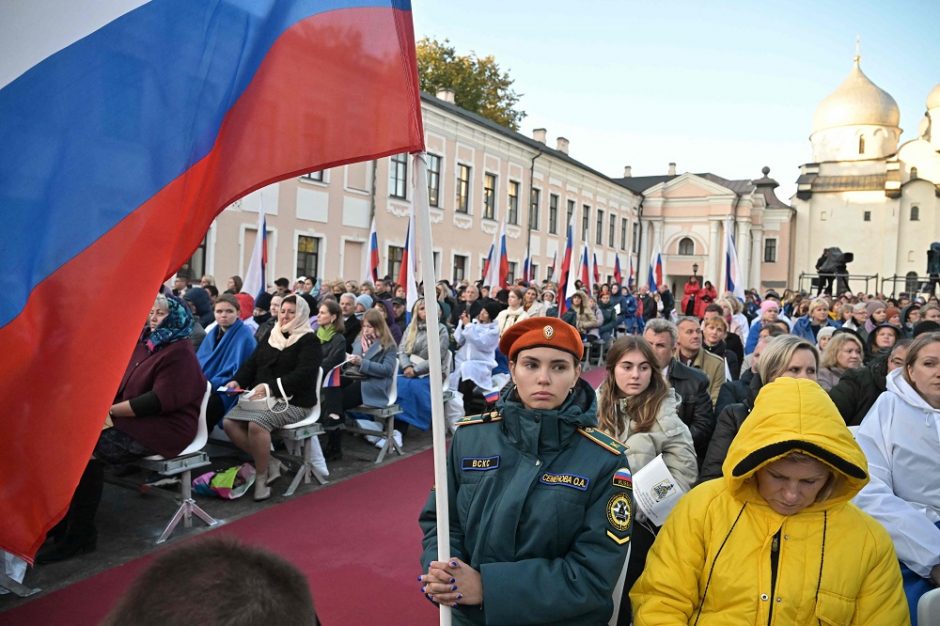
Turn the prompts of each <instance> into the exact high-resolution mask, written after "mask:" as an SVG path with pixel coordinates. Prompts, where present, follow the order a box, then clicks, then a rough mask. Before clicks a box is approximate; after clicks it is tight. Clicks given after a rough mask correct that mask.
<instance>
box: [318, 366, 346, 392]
mask: <svg viewBox="0 0 940 626" xmlns="http://www.w3.org/2000/svg"><path fill="white" fill-rule="evenodd" d="M343 365H345V362H344V363H340V364H339V365H337V366H336V367H334V368H332V369H330V371H329V372H327V373H326V377H325V378H324V379H323V388H324V389H333V388H336V387H339V386H340V384H341V383H340V377H341V376H342V373H343Z"/></svg>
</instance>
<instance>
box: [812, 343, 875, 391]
mask: <svg viewBox="0 0 940 626" xmlns="http://www.w3.org/2000/svg"><path fill="white" fill-rule="evenodd" d="M864 354H865V348H864V346H863V345H862V340H861V339H859V338H858V337H856V336H855V335H854V334H853V333H851V332H847V331H844V332H841V333H835V334H834V335H833V336H832V339H830V340H829V343H828V344H826V349H825V350H823V353H822V358H821V359H820V362H819V372H817V374H816V382H818V383H819V386H820V387H822V388H823V389H825V390H826V391H829V390H830V389H832V388H833V387H835V386H836V384H837V383H838V382H839V380H841V378H842V376H843V374H845V373H846V372H847V371H848V370H850V369H854V368H856V367H861V366H862V357H863V355H864Z"/></svg>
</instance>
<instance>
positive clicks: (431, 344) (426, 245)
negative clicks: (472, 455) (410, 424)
mask: <svg viewBox="0 0 940 626" xmlns="http://www.w3.org/2000/svg"><path fill="white" fill-rule="evenodd" d="M413 163H414V172H415V193H414V209H415V217H416V221H417V229H418V235H419V236H418V242H419V244H420V246H421V258H422V259H424V261H423V262H422V263H421V280H422V281H423V282H424V309H425V312H426V314H427V320H428V329H429V330H428V334H427V335H428V365H429V366H430V373H429V374H428V379H429V381H430V383H431V435H432V441H433V442H434V485H435V489H434V497H435V506H436V508H437V560H438V561H447V560H448V559H450V557H451V556H452V555H451V553H450V506H449V504H448V498H447V440H446V437H445V434H446V433H447V422H446V420H445V418H444V384H443V380H444V372H443V369H442V368H441V338H440V334H439V333H437V332H436V331H435V332H432V331H431V330H430V329H431V328H432V324H431V320H437V319H439V313H438V306H437V292H436V291H435V288H436V286H437V279H436V278H435V277H434V253H433V250H432V245H431V244H432V242H431V209H430V203H429V202H428V165H427V162H426V161H425V160H424V155H423V154H415V155H414V160H413ZM440 607H441V613H440V616H441V621H440V623H441V626H450V624H451V612H450V607H449V606H445V605H443V604H442V605H440Z"/></svg>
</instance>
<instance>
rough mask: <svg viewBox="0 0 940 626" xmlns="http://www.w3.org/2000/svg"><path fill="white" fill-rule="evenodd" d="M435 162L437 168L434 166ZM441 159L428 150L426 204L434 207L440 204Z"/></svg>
mask: <svg viewBox="0 0 940 626" xmlns="http://www.w3.org/2000/svg"><path fill="white" fill-rule="evenodd" d="M435 162H436V165H437V168H435V167H434V166H435ZM442 164H443V159H442V158H441V157H440V156H439V155H437V154H433V153H431V152H428V204H429V205H430V206H432V207H435V208H440V206H441V165H442Z"/></svg>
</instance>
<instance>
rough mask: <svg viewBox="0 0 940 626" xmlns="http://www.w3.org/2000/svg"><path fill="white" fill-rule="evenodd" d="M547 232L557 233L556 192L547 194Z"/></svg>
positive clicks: (550, 233)
mask: <svg viewBox="0 0 940 626" xmlns="http://www.w3.org/2000/svg"><path fill="white" fill-rule="evenodd" d="M548 234H549V235H557V234H558V194H557V193H552V194H549V195H548Z"/></svg>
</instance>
